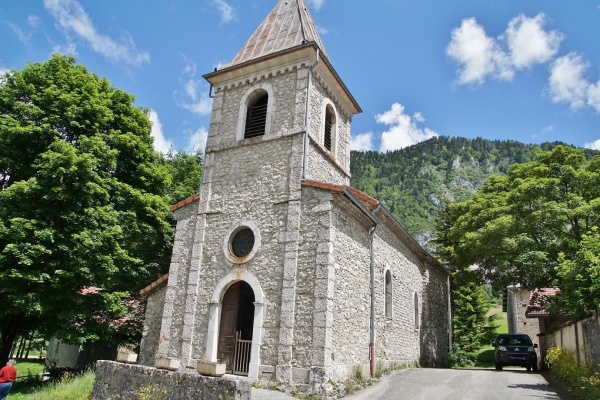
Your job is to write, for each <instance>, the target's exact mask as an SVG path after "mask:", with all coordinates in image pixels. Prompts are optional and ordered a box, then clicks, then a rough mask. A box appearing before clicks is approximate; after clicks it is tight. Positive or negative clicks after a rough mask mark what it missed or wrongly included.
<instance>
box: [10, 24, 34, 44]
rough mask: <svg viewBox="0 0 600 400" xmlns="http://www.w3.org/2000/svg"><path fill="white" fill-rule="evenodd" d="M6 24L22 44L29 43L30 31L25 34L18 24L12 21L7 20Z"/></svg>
mask: <svg viewBox="0 0 600 400" xmlns="http://www.w3.org/2000/svg"><path fill="white" fill-rule="evenodd" d="M6 25H8V26H9V27H10V29H12V31H13V32H14V33H15V35H16V36H17V39H18V40H19V42H21V43H23V44H24V45H29V39H31V33H29V34H26V33H25V32H23V30H22V29H21V27H19V25H17V24H13V23H12V22H7V23H6Z"/></svg>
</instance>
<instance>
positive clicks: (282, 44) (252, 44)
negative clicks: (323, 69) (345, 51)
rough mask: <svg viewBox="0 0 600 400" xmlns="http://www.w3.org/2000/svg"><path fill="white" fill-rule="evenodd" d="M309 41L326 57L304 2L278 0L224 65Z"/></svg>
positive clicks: (244, 60)
mask: <svg viewBox="0 0 600 400" xmlns="http://www.w3.org/2000/svg"><path fill="white" fill-rule="evenodd" d="M309 42H315V43H316V44H317V46H318V47H319V49H320V51H321V52H322V53H323V54H324V55H325V56H326V57H327V52H326V51H325V46H323V41H322V40H321V37H320V36H319V32H318V30H317V27H316V26H315V23H314V21H313V19H312V17H311V16H310V13H309V11H308V8H307V7H306V2H305V0H279V1H278V2H277V4H276V5H275V7H274V8H273V10H271V12H270V13H269V15H267V17H266V18H265V20H264V21H263V22H262V23H261V24H260V26H259V27H258V29H256V31H255V32H254V34H253V35H252V36H251V37H250V39H249V40H248V42H246V44H245V45H244V47H242V49H241V50H240V51H239V52H238V54H237V55H236V56H235V58H234V59H233V61H232V62H231V63H230V64H229V65H228V66H231V65H236V64H241V63H244V62H246V61H250V60H254V59H256V58H259V57H262V56H266V55H269V54H273V53H277V52H279V51H282V50H287V49H291V48H293V47H296V46H300V45H302V44H305V43H309Z"/></svg>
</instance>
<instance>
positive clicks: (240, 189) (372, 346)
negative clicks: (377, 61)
mask: <svg viewBox="0 0 600 400" xmlns="http://www.w3.org/2000/svg"><path fill="white" fill-rule="evenodd" d="M205 78H206V79H207V80H208V82H209V83H210V84H211V85H212V92H213V93H214V101H213V109H212V115H211V123H210V129H209V135H208V141H207V145H206V151H205V161H204V163H205V164H204V175H203V179H202V184H201V187H200V194H199V195H197V196H194V197H192V198H189V199H187V200H185V201H183V202H181V203H179V204H177V205H175V206H173V208H172V211H173V215H174V217H175V219H176V220H177V228H176V235H175V243H174V247H173V256H172V259H171V264H170V268H169V273H168V275H166V276H165V277H163V278H162V279H161V280H159V281H158V282H155V283H153V284H152V285H150V286H149V287H148V288H146V289H144V290H143V291H142V293H143V294H145V295H146V296H147V301H148V304H147V317H146V324H145V328H144V334H143V335H144V336H143V340H142V343H141V352H140V355H139V359H138V362H139V363H141V364H145V365H149V366H152V365H153V363H154V358H155V356H156V355H157V354H161V355H163V356H168V357H171V358H174V359H177V360H180V362H181V368H187V367H189V368H194V367H195V365H196V363H197V362H198V361H199V360H202V359H208V360H212V361H215V360H217V359H219V360H221V361H222V362H225V363H226V365H227V370H228V372H229V373H232V374H238V375H247V376H249V377H251V378H256V379H258V378H261V377H268V378H270V379H271V380H273V381H274V380H276V381H278V382H281V383H285V384H297V383H308V384H311V385H313V387H315V388H316V387H318V385H321V384H322V383H325V382H329V381H335V382H340V381H344V380H346V379H348V378H349V377H351V376H353V375H354V374H355V373H356V371H357V370H360V371H361V372H362V373H363V374H365V375H366V374H368V373H369V372H372V371H373V368H384V367H389V366H392V365H393V364H419V365H422V366H428V367H446V366H448V348H449V337H450V335H449V333H450V322H449V321H450V316H449V283H448V282H449V281H448V271H447V270H446V269H445V268H444V267H443V266H442V265H441V264H440V263H439V262H437V261H436V260H435V259H434V258H433V257H432V256H431V255H430V254H428V253H427V252H426V251H425V250H423V249H422V248H421V247H420V246H419V245H418V244H417V242H416V241H415V240H414V239H413V238H412V237H411V236H410V235H409V234H408V233H407V232H406V231H405V230H404V228H403V227H402V226H401V225H400V224H399V223H398V221H396V220H395V219H394V217H393V216H392V215H391V214H390V213H389V212H388V211H387V210H386V209H385V207H384V206H383V204H381V203H380V202H378V201H377V200H376V199H374V198H372V197H370V196H368V195H366V194H364V193H361V192H360V191H358V190H356V189H353V188H351V187H349V182H350V124H351V121H352V117H353V115H355V114H357V113H359V112H361V109H360V107H359V105H358V103H357V102H356V100H355V99H354V97H353V96H352V94H351V93H350V91H349V90H348V88H347V87H346V86H345V84H344V83H343V81H342V80H341V78H340V77H339V75H338V74H337V72H336V71H335V69H334V68H333V66H332V64H331V62H330V60H329V57H328V55H327V52H326V50H325V48H324V46H323V43H322V41H321V38H320V37H319V34H318V32H317V29H316V27H315V25H314V22H313V20H312V17H311V15H310V13H309V11H308V9H307V7H306V4H305V1H304V0H288V1H284V0H281V1H278V2H277V5H276V6H275V8H274V9H273V10H272V11H271V12H270V13H269V14H268V16H267V18H266V19H265V20H264V22H263V23H262V24H261V25H260V26H259V27H258V29H257V30H256V32H255V33H254V34H253V35H252V37H251V38H250V39H249V40H248V42H247V43H246V44H245V45H244V46H243V47H242V49H241V50H240V51H239V53H238V54H237V56H236V57H235V59H234V60H233V61H232V62H231V63H230V64H228V65H226V66H224V67H222V68H220V69H218V70H215V71H214V72H211V73H209V74H207V75H205ZM365 79H368V77H366V78H365Z"/></svg>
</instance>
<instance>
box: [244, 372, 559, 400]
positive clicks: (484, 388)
mask: <svg viewBox="0 0 600 400" xmlns="http://www.w3.org/2000/svg"><path fill="white" fill-rule="evenodd" d="M289 399H294V398H293V397H291V396H289V395H287V394H285V393H280V392H274V391H270V390H266V389H253V390H252V400H289ZM409 399H410V400H513V399H519V400H533V399H535V400H567V399H565V398H563V397H560V396H559V395H558V394H557V393H556V392H555V391H554V389H552V387H550V385H549V383H548V382H547V381H546V380H545V379H544V377H543V376H542V375H540V374H539V373H532V372H526V371H525V368H522V369H506V368H505V369H504V371H496V370H493V369H427V368H416V369H405V370H400V371H395V372H392V373H390V374H387V375H384V376H383V377H382V378H381V379H380V380H379V381H378V382H377V383H375V384H374V385H373V386H370V387H368V388H366V389H363V390H361V391H359V392H356V393H354V394H352V395H350V396H347V397H344V400H409ZM296 400H297V399H296Z"/></svg>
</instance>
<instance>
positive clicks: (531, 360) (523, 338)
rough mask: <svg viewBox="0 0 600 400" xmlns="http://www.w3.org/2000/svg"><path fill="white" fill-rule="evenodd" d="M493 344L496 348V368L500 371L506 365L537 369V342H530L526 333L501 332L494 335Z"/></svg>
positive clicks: (529, 369) (528, 369)
mask: <svg viewBox="0 0 600 400" xmlns="http://www.w3.org/2000/svg"><path fill="white" fill-rule="evenodd" d="M493 346H494V347H495V348H496V352H495V353H496V357H495V358H496V369H497V370H499V371H502V367H503V366H506V365H511V366H520V367H525V368H527V371H531V370H532V369H533V370H534V371H537V369H538V367H537V354H536V352H535V349H536V348H537V347H538V346H537V344H533V343H531V338H530V337H529V336H528V335H521V334H512V333H502V334H500V335H498V336H496V341H495V342H494V344H493Z"/></svg>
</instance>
